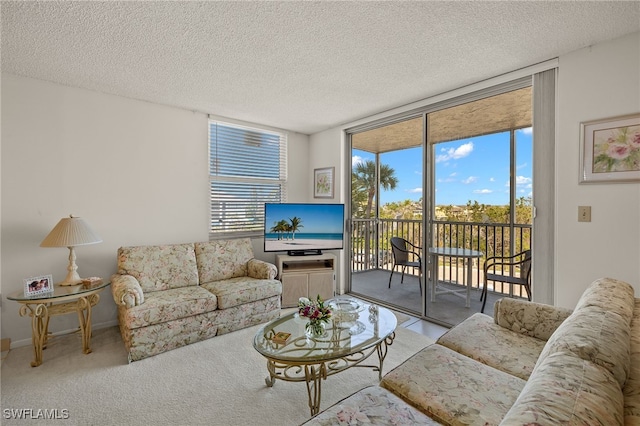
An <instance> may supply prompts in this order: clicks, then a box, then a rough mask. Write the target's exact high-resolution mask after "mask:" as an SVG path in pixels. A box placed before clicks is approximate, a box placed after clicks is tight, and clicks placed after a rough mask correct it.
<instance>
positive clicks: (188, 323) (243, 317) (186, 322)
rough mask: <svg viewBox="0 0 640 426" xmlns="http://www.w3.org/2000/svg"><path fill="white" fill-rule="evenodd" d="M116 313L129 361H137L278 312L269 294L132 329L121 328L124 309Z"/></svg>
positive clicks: (274, 300)
mask: <svg viewBox="0 0 640 426" xmlns="http://www.w3.org/2000/svg"><path fill="white" fill-rule="evenodd" d="M118 312H119V319H120V332H121V334H122V338H123V340H124V344H125V347H126V348H127V351H128V352H129V360H130V361H137V360H140V359H143V358H147V357H150V356H153V355H157V354H159V353H162V352H166V351H169V350H172V349H176V348H179V347H181V346H185V345H188V344H191V343H196V342H199V341H201V340H205V339H209V338H211V337H214V336H216V335H218V334H223V333H228V332H230V331H235V330H240V329H242V328H246V327H250V326H252V325H256V324H261V323H263V322H266V321H271V320H273V319H275V318H277V317H278V316H279V315H280V298H279V297H272V298H269V299H267V300H259V301H256V302H251V303H247V304H246V305H240V306H236V307H233V308H230V309H224V310H216V311H211V312H207V313H203V314H199V315H193V316H190V317H185V318H179V319H176V320H173V321H170V322H166V323H160V324H154V325H150V326H147V327H140V328H135V329H131V328H126V327H123V324H124V322H123V318H122V315H123V312H124V310H123V309H120V310H119V311H118Z"/></svg>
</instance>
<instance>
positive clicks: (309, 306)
mask: <svg viewBox="0 0 640 426" xmlns="http://www.w3.org/2000/svg"><path fill="white" fill-rule="evenodd" d="M298 314H299V315H300V316H301V317H305V318H309V322H308V323H307V324H306V325H305V329H306V330H307V332H308V333H309V334H311V335H312V336H321V335H323V334H324V328H325V324H326V323H327V322H329V319H330V318H331V315H332V312H331V309H330V308H329V307H328V306H325V305H324V302H323V300H322V299H321V298H320V295H318V296H317V297H316V300H309V299H308V298H306V297H301V298H300V299H298Z"/></svg>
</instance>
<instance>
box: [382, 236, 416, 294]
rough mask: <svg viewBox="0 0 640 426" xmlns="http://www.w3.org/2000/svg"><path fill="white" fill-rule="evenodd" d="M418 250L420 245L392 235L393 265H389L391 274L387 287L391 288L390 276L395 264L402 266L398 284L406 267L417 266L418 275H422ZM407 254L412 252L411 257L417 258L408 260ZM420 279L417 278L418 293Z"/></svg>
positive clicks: (402, 279) (402, 278)
mask: <svg viewBox="0 0 640 426" xmlns="http://www.w3.org/2000/svg"><path fill="white" fill-rule="evenodd" d="M419 250H422V247H418V246H416V245H414V244H412V243H410V242H409V241H407V240H405V239H404V238H400V237H393V238H391V251H392V252H393V266H392V267H391V275H390V276H389V288H391V278H393V272H394V271H395V269H396V266H402V276H401V278H400V284H402V282H403V281H404V271H405V269H407V267H410V268H418V271H419V272H418V276H419V277H421V276H422V258H421V257H420V253H419V252H418V251H419ZM409 254H413V258H415V259H417V260H409ZM420 282H421V280H420V279H418V284H419V287H420V294H422V285H421V284H420Z"/></svg>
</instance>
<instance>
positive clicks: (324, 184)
mask: <svg viewBox="0 0 640 426" xmlns="http://www.w3.org/2000/svg"><path fill="white" fill-rule="evenodd" d="M334 170H335V167H325V168H322V169H314V171H313V198H333V172H334Z"/></svg>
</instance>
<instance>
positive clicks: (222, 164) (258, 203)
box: [209, 121, 287, 236]
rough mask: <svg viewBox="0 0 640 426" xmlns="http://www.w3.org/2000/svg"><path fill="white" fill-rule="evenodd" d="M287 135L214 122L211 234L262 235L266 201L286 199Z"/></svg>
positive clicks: (211, 125)
mask: <svg viewBox="0 0 640 426" xmlns="http://www.w3.org/2000/svg"><path fill="white" fill-rule="evenodd" d="M286 148H287V137H286V134H283V133H278V132H272V131H267V130H262V129H256V128H250V127H244V126H239V125H235V124H229V123H222V122H219V121H209V182H210V186H209V190H210V193H209V197H210V201H211V204H210V205H211V208H210V211H211V221H210V235H212V236H216V235H218V236H220V235H221V234H225V235H227V234H229V233H233V234H238V235H261V234H262V231H263V228H264V203H266V202H269V203H277V202H284V201H286V183H287V164H286V151H287V150H286Z"/></svg>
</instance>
